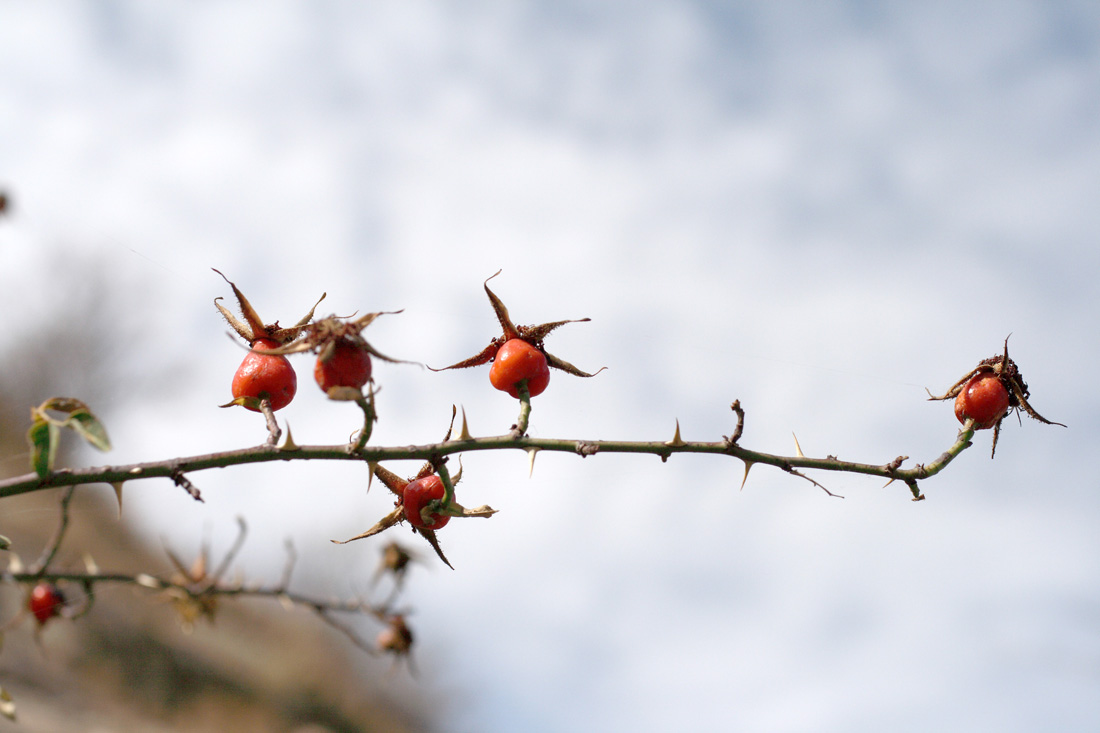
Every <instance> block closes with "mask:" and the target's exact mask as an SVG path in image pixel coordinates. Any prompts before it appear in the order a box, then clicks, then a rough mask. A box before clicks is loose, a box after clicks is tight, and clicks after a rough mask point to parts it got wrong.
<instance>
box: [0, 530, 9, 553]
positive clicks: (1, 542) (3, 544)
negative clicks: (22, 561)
mask: <svg viewBox="0 0 1100 733" xmlns="http://www.w3.org/2000/svg"><path fill="white" fill-rule="evenodd" d="M10 549H11V540H10V539H8V538H7V537H5V536H4V535H2V534H0V550H10Z"/></svg>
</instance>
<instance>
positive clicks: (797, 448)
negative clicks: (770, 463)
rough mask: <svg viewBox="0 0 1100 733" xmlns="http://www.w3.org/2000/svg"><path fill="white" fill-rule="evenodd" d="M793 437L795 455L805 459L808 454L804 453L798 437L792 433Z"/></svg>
mask: <svg viewBox="0 0 1100 733" xmlns="http://www.w3.org/2000/svg"><path fill="white" fill-rule="evenodd" d="M791 437H792V438H794V451H795V455H797V456H798V457H799V458H805V457H806V454H805V453H803V452H802V446H800V445H799V444H798V436H797V435H795V434H794V433H793V432H792V433H791Z"/></svg>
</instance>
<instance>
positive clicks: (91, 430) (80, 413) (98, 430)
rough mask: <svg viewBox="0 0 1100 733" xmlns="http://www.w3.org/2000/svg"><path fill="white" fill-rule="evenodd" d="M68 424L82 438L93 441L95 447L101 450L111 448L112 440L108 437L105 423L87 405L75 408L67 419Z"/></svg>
mask: <svg viewBox="0 0 1100 733" xmlns="http://www.w3.org/2000/svg"><path fill="white" fill-rule="evenodd" d="M66 425H68V426H69V427H71V428H72V429H73V430H75V431H76V432H77V433H79V434H80V437H81V438H84V440H86V441H88V442H89V443H91V444H92V445H93V446H94V447H96V448H98V449H99V450H101V451H109V450H111V440H110V438H108V437H107V430H106V428H104V427H103V423H101V422H100V421H99V418H97V417H96V416H95V415H93V414H92V413H91V411H90V410H89V409H88V408H87V407H82V408H80V409H77V410H74V411H73V412H72V413H71V414H70V415H69V419H68V420H67V421H66Z"/></svg>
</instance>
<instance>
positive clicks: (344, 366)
mask: <svg viewBox="0 0 1100 733" xmlns="http://www.w3.org/2000/svg"><path fill="white" fill-rule="evenodd" d="M370 375H371V361H370V352H368V351H367V347H366V344H364V343H362V342H357V341H354V340H352V339H349V338H342V339H340V340H339V341H337V342H336V343H334V344H333V345H332V353H331V354H328V355H327V358H326V357H325V356H324V355H322V356H318V357H317V364H316V365H315V366H314V367H313V378H314V379H315V380H316V381H317V386H319V387H320V388H321V391H323V392H328V391H329V390H330V389H332V388H333V387H352V388H353V389H362V388H363V385H365V384H366V383H367V382H369V381H370Z"/></svg>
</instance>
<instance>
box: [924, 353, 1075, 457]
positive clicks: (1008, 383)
mask: <svg viewBox="0 0 1100 733" xmlns="http://www.w3.org/2000/svg"><path fill="white" fill-rule="evenodd" d="M1011 335H1012V334H1009V336H1011ZM987 373H992V374H995V375H996V376H997V378H998V379H1000V381H1001V384H1002V385H1004V387H1005V390H1006V391H1007V392H1008V410H1007V411H1006V412H1005V414H1004V415H1002V416H1001V418H1000V419H999V420H997V422H996V423H995V424H994V425H993V448H992V450H991V452H990V455H991V456H993V455H995V454H996V452H997V439H998V438H999V437H1000V435H1001V423H1002V422H1003V421H1004V419H1005V417H1007V416H1008V414H1009V413H1011V412H1015V413H1016V414H1017V419H1018V418H1019V412H1020V410H1023V411H1024V412H1026V413H1027V414H1028V416H1030V417H1031V418H1033V419H1035V420H1038V421H1039V422H1041V423H1044V424H1046V425H1060V426H1062V427H1063V428H1064V427H1066V426H1065V424H1063V423H1060V422H1055V421H1053V420H1048V419H1047V418H1045V417H1043V416H1042V415H1040V414H1039V413H1038V412H1037V411H1036V410H1035V408H1033V407H1032V406H1031V404H1030V403H1029V402H1028V397H1030V396H1031V392H1030V391H1029V390H1028V387H1027V383H1026V382H1025V381H1024V379H1023V376H1022V375H1021V374H1020V369H1019V367H1018V366H1016V362H1014V361H1013V360H1012V359H1010V358H1009V356H1008V337H1007V336H1006V337H1005V343H1004V351H1003V352H1002V353H1001V354H997V355H995V356H991V357H989V358H987V359H982V360H981V361H980V362H978V365H977V366H976V367H974V368H973V369H971V370H970V371H969V372H967V373H966V374H965V375H963V377H962V378H961V379H959V380H958V381H957V382H955V383H954V384H953V385H951V387H950V388H949V389H948V390H947V391H946V392H945V393H944V394H942V395H933V394H932V392H931V391H928V390H925V391H927V392H928V399H929V400H948V399H953V398H955V397H958V396H959V394H960V393H961V392H962V391H963V390H964V389H965V388H966V385H967V384H969V383H970V380H971V379H973V378H974V377H976V376H978V375H979V374H987Z"/></svg>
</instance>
